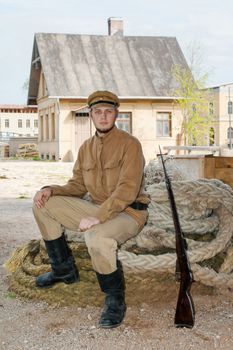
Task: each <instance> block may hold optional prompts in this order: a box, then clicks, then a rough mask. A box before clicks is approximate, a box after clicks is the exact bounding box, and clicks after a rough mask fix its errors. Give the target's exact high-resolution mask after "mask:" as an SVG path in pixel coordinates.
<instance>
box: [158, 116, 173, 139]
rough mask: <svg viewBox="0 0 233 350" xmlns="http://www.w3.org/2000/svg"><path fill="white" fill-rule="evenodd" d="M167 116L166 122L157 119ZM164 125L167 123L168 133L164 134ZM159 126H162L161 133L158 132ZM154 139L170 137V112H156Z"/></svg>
mask: <svg viewBox="0 0 233 350" xmlns="http://www.w3.org/2000/svg"><path fill="white" fill-rule="evenodd" d="M162 115H168V120H164V119H159V118H158V117H159V116H162ZM165 123H168V133H165V132H164V130H165ZM159 125H160V126H162V127H160V129H161V130H162V133H160V132H159ZM156 137H158V138H160V137H166V138H168V137H172V112H171V111H158V112H156Z"/></svg>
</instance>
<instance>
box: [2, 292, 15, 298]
mask: <svg viewBox="0 0 233 350" xmlns="http://www.w3.org/2000/svg"><path fill="white" fill-rule="evenodd" d="M4 297H5V298H6V299H15V298H16V294H15V293H14V292H7V293H5V294H4Z"/></svg>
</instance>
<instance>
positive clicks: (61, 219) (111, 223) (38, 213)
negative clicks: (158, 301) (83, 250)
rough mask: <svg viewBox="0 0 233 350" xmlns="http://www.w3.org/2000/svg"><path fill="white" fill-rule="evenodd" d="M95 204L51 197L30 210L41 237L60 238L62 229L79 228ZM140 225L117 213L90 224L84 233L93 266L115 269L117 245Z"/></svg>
mask: <svg viewBox="0 0 233 350" xmlns="http://www.w3.org/2000/svg"><path fill="white" fill-rule="evenodd" d="M97 209H98V205H95V204H93V203H91V202H89V201H86V200H83V199H80V198H76V197H67V196H54V197H50V198H49V200H48V201H47V202H46V203H45V206H44V207H43V208H40V209H39V208H37V207H36V206H34V207H33V213H34V216H35V219H36V222H37V224H38V226H39V229H40V232H41V235H42V237H43V239H44V240H48V241H49V240H54V239H57V238H59V237H60V236H61V235H62V233H63V232H64V228H67V229H70V230H73V231H75V230H78V227H79V223H80V220H81V219H82V218H84V217H87V216H95V213H96V211H97ZM138 231H139V224H138V223H137V222H136V220H134V219H133V218H132V217H131V216H130V215H128V214H126V213H120V214H118V215H117V216H116V217H115V218H113V219H110V220H107V221H106V222H104V223H101V224H98V225H95V226H92V227H91V228H90V229H88V230H87V231H85V232H83V235H84V239H85V243H86V245H87V248H88V252H89V254H90V256H91V261H92V266H93V268H94V270H95V271H97V272H99V273H101V274H109V273H112V272H113V271H115V270H116V268H117V267H116V260H117V248H118V245H119V244H122V243H124V242H125V241H126V240H127V239H129V238H131V237H133V236H135V235H136V234H137V233H138Z"/></svg>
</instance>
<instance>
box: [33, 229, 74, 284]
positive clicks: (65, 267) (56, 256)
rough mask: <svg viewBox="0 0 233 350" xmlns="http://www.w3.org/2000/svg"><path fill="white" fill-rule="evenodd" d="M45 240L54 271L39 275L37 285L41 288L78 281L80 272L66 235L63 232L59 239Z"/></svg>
mask: <svg viewBox="0 0 233 350" xmlns="http://www.w3.org/2000/svg"><path fill="white" fill-rule="evenodd" d="M44 242H45V246H46V249H47V252H48V256H49V260H50V264H51V267H52V271H51V272H47V273H44V274H43V275H40V276H38V277H37V278H36V285H37V286H38V287H40V288H49V287H52V286H53V285H54V284H55V283H57V282H65V283H66V284H70V283H74V282H78V281H79V272H78V269H77V267H76V265H75V260H74V257H73V255H72V252H71V250H70V248H69V246H68V244H67V242H66V239H65V235H64V234H62V236H61V237H59V238H57V239H54V240H52V241H44Z"/></svg>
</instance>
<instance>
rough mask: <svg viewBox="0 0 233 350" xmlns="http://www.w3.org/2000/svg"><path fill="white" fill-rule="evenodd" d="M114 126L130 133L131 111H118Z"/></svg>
mask: <svg viewBox="0 0 233 350" xmlns="http://www.w3.org/2000/svg"><path fill="white" fill-rule="evenodd" d="M116 126H117V127H118V129H121V130H124V131H126V132H128V133H129V134H132V113H131V112H119V114H118V117H117V120H116Z"/></svg>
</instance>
